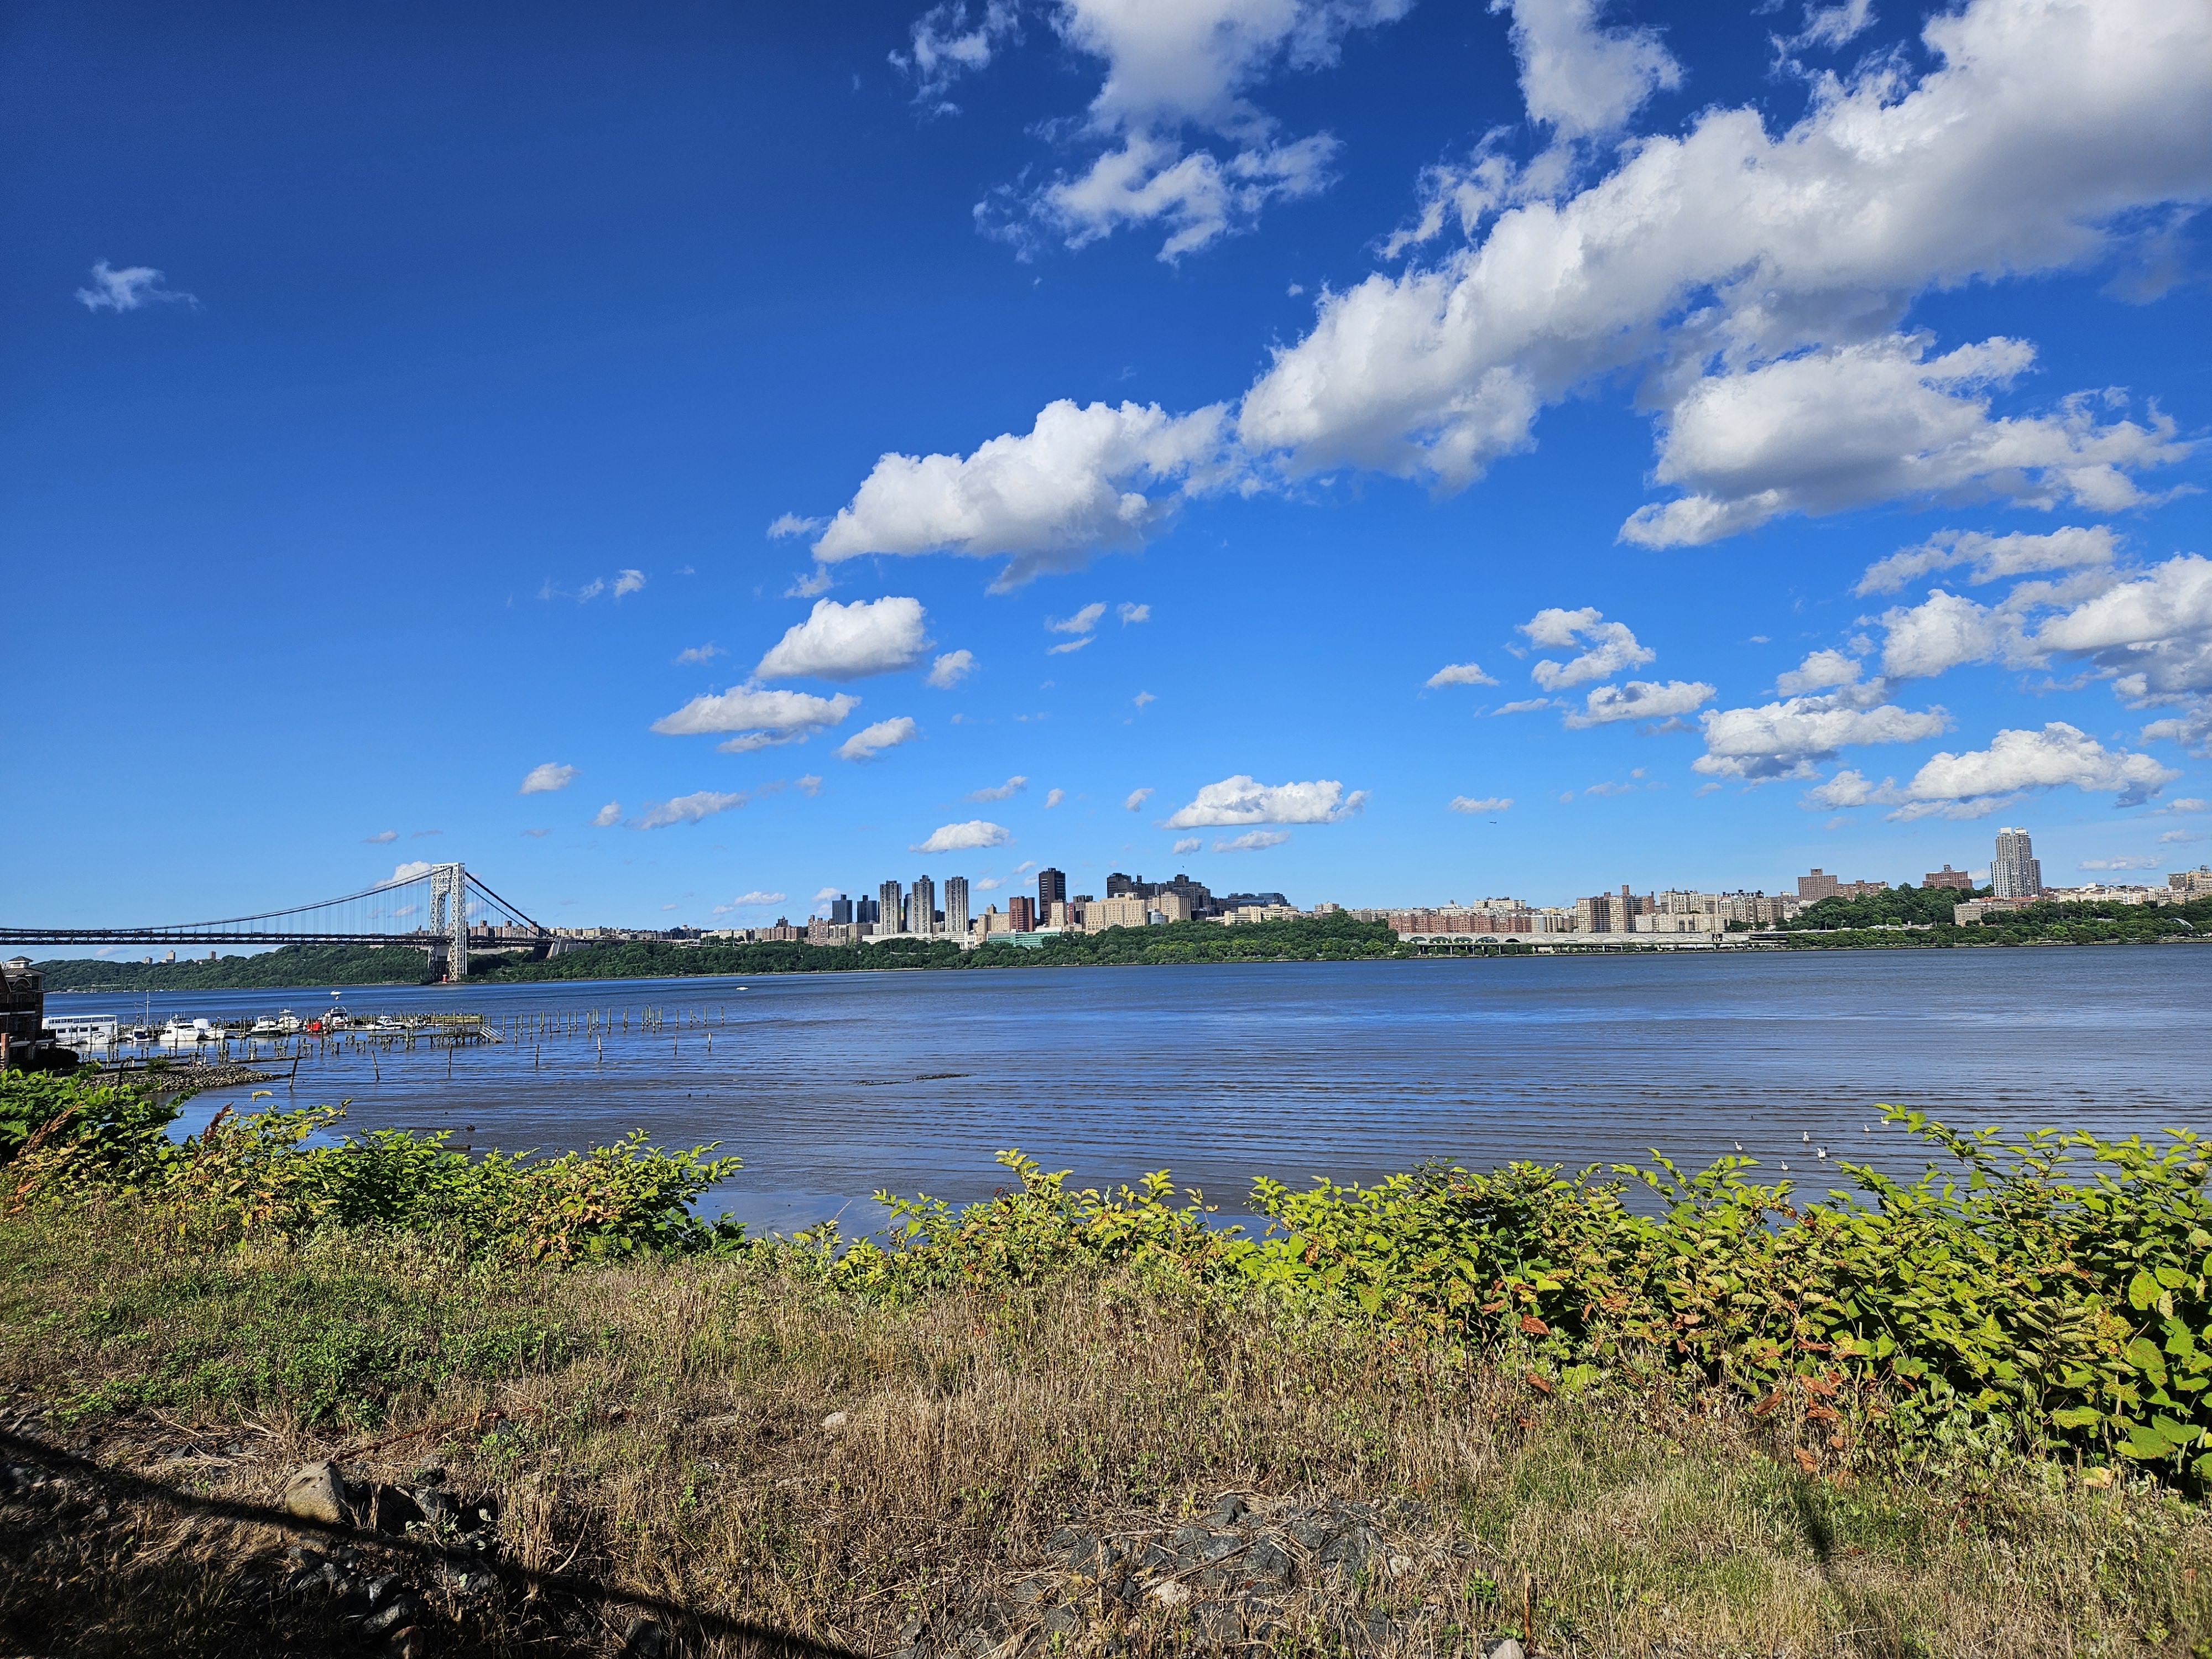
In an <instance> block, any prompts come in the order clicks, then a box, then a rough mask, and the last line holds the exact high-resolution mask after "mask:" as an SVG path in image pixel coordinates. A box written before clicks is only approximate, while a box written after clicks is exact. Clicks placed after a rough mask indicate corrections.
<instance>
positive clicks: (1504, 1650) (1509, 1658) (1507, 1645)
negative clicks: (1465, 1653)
mask: <svg viewBox="0 0 2212 1659" xmlns="http://www.w3.org/2000/svg"><path fill="white" fill-rule="evenodd" d="M1482 1655H1483V1659H1528V1655H1526V1654H1525V1653H1523V1652H1522V1650H1521V1644H1519V1643H1518V1642H1516V1641H1515V1640H1514V1639H1513V1638H1511V1637H1510V1636H1508V1637H1505V1638H1503V1639H1501V1640H1499V1641H1496V1642H1492V1643H1491V1644H1488V1645H1487V1646H1486V1647H1485V1648H1484V1649H1483V1650H1482Z"/></svg>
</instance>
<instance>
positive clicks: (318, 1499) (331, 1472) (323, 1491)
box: [277, 1462, 353, 1527]
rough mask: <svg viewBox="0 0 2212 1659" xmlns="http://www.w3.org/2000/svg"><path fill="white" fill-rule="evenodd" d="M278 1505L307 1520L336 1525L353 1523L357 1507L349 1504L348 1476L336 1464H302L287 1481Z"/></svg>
mask: <svg viewBox="0 0 2212 1659" xmlns="http://www.w3.org/2000/svg"><path fill="white" fill-rule="evenodd" d="M277 1504H278V1507H280V1508H281V1509H283V1511H284V1513H285V1514H287V1515H296V1516H299V1517H300V1518H301V1520H303V1521H320V1522H324V1523H325V1525H327V1526H333V1527H349V1526H351V1525H352V1524H353V1510H352V1509H351V1508H350V1507H349V1505H348V1504H347V1503H346V1491H345V1476H344V1475H343V1474H340V1473H339V1472H338V1466H337V1464H335V1463H331V1462H322V1463H302V1464H301V1466H300V1467H299V1468H297V1469H295V1470H294V1471H293V1473H292V1478H291V1479H290V1480H287V1481H286V1482H285V1483H284V1491H283V1496H282V1497H280V1498H278V1499H277Z"/></svg>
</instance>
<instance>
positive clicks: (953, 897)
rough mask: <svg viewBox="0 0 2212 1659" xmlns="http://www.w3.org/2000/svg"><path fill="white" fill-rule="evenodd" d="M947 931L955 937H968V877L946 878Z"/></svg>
mask: <svg viewBox="0 0 2212 1659" xmlns="http://www.w3.org/2000/svg"><path fill="white" fill-rule="evenodd" d="M945 932H946V933H950V934H951V935H952V937H953V938H955V939H966V938H967V937H968V878H967V877H965V876H947V877H945Z"/></svg>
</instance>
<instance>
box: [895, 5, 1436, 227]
mask: <svg viewBox="0 0 2212 1659" xmlns="http://www.w3.org/2000/svg"><path fill="white" fill-rule="evenodd" d="M1410 5H1411V0H1181V3H1178V4H1175V5H1130V4H1127V3H1125V0H1057V3H1054V4H1053V5H1050V6H1049V7H1048V8H1046V16H1047V17H1048V20H1049V21H1050V23H1051V25H1052V27H1053V29H1054V33H1057V34H1058V35H1059V37H1060V41H1061V42H1062V44H1063V45H1065V46H1067V47H1069V48H1071V49H1073V51H1075V52H1079V53H1081V54H1083V55H1085V56H1086V57H1089V58H1095V59H1097V60H1100V61H1101V62H1102V63H1103V65H1104V69H1105V76H1104V81H1103V85H1102V86H1101V87H1100V88H1099V90H1098V94H1097V96H1096V97H1095V98H1093V99H1092V100H1091V106H1090V109H1089V111H1088V112H1087V113H1086V115H1085V117H1084V118H1082V119H1081V120H1080V121H1079V122H1077V123H1066V122H1063V123H1057V124H1054V125H1055V128H1056V130H1057V131H1058V132H1059V133H1060V134H1061V135H1063V136H1068V137H1073V138H1075V140H1076V141H1077V142H1078V143H1079V144H1080V145H1081V146H1082V147H1083V148H1084V149H1085V150H1087V151H1088V152H1090V158H1091V159H1090V161H1089V165H1088V167H1085V168H1084V169H1083V170H1081V171H1079V172H1077V173H1073V174H1072V175H1071V174H1069V173H1058V174H1055V175H1054V177H1053V178H1052V179H1049V180H1047V181H1043V182H1042V183H1040V184H1038V185H1035V186H1026V185H1024V186H1019V187H1018V186H1002V187H1001V188H1000V189H999V190H997V191H994V192H993V193H992V194H991V196H990V197H988V198H987V200H986V201H984V202H983V203H981V204H978V206H977V208H976V210H975V216H976V221H977V223H978V224H979V225H980V226H981V228H984V229H985V230H986V231H987V232H989V233H990V234H995V235H998V236H1000V237H1003V238H1004V239H1005V240H1007V241H1009V242H1011V243H1012V244H1013V245H1014V246H1015V247H1016V248H1018V250H1021V251H1022V252H1024V254H1025V255H1026V254H1027V253H1029V252H1031V251H1033V250H1035V249H1036V248H1037V247H1039V246H1042V244H1043V243H1044V242H1046V241H1047V240H1059V241H1060V242H1063V243H1064V244H1065V245H1066V246H1069V247H1071V248H1079V247H1082V246H1085V245H1086V244H1088V243H1090V242H1093V241H1096V240H1098V239H1100V238H1101V237H1104V236H1108V235H1111V234H1113V233H1114V232H1115V231H1116V230H1119V229H1121V228H1126V227H1132V226H1138V225H1148V224H1157V225H1159V226H1162V227H1163V228H1164V229H1165V230H1166V231H1167V233H1168V235H1167V240H1166V241H1165V243H1164V246H1162V247H1161V249H1160V256H1159V257H1160V258H1163V259H1164V260H1168V261H1170V262H1173V261H1175V260H1176V259H1178V258H1182V256H1183V255H1184V254H1186V253H1189V252H1194V250H1196V249H1199V248H1202V247H1205V246H1207V245H1208V244H1210V243H1212V241H1214V240H1216V239H1218V238H1219V237H1221V236H1223V235H1225V234H1230V233H1231V232H1232V231H1236V230H1239V229H1243V228H1246V227H1248V226H1249V225H1250V224H1251V223H1252V222H1254V221H1255V220H1256V219H1257V218H1258V216H1259V215H1260V213H1261V210H1263V209H1264V208H1265V207H1266V206H1267V204H1268V203H1269V202H1271V201H1278V200H1283V199H1286V198H1294V197H1300V196H1308V195H1311V194H1313V193H1314V192H1316V191H1319V190H1322V189H1324V188H1325V187H1326V186H1327V185H1328V183H1329V182H1330V179H1331V173H1330V170H1329V169H1330V163H1331V161H1333V159H1334V155H1335V153H1336V148H1337V146H1336V141H1335V140H1334V138H1333V137H1329V136H1328V134H1326V133H1316V134H1312V135H1310V136H1308V137H1302V138H1292V137H1285V136H1284V135H1283V134H1282V133H1281V131H1280V129H1279V125H1278V124H1277V123H1276V121H1275V120H1274V119H1273V118H1272V117H1271V116H1269V115H1268V114H1267V112H1265V111H1263V110H1261V108H1259V107H1258V106H1256V105H1255V104H1254V103H1253V102H1252V101H1251V100H1250V98H1249V95H1248V94H1249V93H1250V92H1251V91H1252V90H1253V89H1254V88H1256V87H1257V86H1258V85H1259V84H1260V83H1261V82H1263V81H1265V80H1266V79H1267V78H1268V77H1269V76H1272V75H1273V74H1275V73H1277V72H1278V71H1279V70H1281V69H1283V68H1285V67H1287V68H1290V69H1293V70H1313V69H1319V68H1323V67H1326V66H1328V65H1329V64H1334V62H1335V61H1336V58H1337V53H1338V51H1339V46H1340V42H1341V40H1342V39H1343V37H1344V35H1345V34H1346V33H1347V32H1349V31H1350V30H1352V29H1354V28H1360V27H1372V26H1375V25H1377V24H1383V23H1388V22H1392V21H1395V20H1396V19H1397V18H1399V17H1401V16H1403V15H1405V13H1406V11H1407V9H1409V8H1410ZM1015 20H1016V12H1015V8H1014V6H1013V5H1012V3H1011V0H1003V3H1002V0H992V3H990V4H988V5H987V6H985V7H984V8H983V9H981V11H979V12H977V13H975V14H974V15H972V17H971V15H970V14H969V12H968V11H967V10H966V9H964V8H963V7H960V6H958V5H957V4H955V5H951V6H939V7H937V8H935V9H933V10H932V11H930V12H928V13H927V14H926V15H924V17H923V19H922V20H921V22H920V23H918V24H916V26H915V33H914V36H913V40H914V46H913V50H912V51H911V52H908V53H902V54H896V55H895V57H894V59H893V61H894V62H896V63H897V64H900V66H901V67H902V68H904V69H905V70H907V71H908V73H909V74H910V75H912V76H913V77H914V79H915V96H916V99H917V100H918V101H920V102H921V103H923V104H924V105H925V106H927V107H931V108H934V109H940V110H941V109H945V108H948V107H949V106H948V104H947V103H946V101H945V92H946V90H947V89H948V88H950V87H951V84H952V82H954V80H956V79H957V76H959V75H961V74H963V73H964V72H967V71H969V70H978V69H981V68H982V67H983V66H985V65H986V64H988V63H989V62H990V61H991V58H992V57H993V56H994V52H995V51H996V50H997V48H998V46H999V43H1000V41H1001V40H1005V39H1006V38H1007V37H1008V36H1010V35H1011V34H1012V33H1014V31H1015V26H1016V22H1015ZM1215 141H1219V142H1215Z"/></svg>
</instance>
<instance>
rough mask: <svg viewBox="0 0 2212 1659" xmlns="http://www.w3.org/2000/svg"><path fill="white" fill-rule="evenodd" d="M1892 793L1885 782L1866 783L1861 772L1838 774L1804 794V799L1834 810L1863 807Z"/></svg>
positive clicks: (1892, 789)
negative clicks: (1845, 807) (1878, 783)
mask: <svg viewBox="0 0 2212 1659" xmlns="http://www.w3.org/2000/svg"><path fill="white" fill-rule="evenodd" d="M1893 792H1894V786H1893V784H1892V783H1890V782H1889V781H1887V780H1885V781H1883V782H1882V783H1881V785H1879V786H1876V785H1875V784H1872V783H1869V782H1868V781H1867V779H1866V775H1865V774H1863V773H1861V772H1850V771H1846V772H1838V773H1837V774H1836V775H1835V776H1833V777H1832V778H1830V779H1829V780H1828V781H1826V783H1822V784H1819V785H1816V786H1815V787H1813V788H1810V789H1808V790H1807V791H1806V792H1805V799H1807V800H1808V801H1810V802H1811V803H1812V804H1813V805H1815V806H1820V807H1824V808H1828V809H1834V808H1837V807H1844V806H1864V805H1866V804H1867V803H1868V802H1869V801H1873V800H1881V799H1886V798H1887V797H1888V796H1890V795H1891V794H1893Z"/></svg>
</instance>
